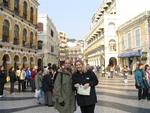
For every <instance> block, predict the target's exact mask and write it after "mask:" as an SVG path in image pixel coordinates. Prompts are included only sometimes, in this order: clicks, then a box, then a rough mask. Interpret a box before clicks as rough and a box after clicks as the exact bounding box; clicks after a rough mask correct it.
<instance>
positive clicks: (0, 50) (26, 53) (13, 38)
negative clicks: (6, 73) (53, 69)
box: [0, 0, 40, 70]
mask: <svg viewBox="0 0 150 113" xmlns="http://www.w3.org/2000/svg"><path fill="white" fill-rule="evenodd" d="M38 5H39V4H38V1H37V0H1V1H0V54H1V55H0V65H3V66H4V67H5V68H6V69H7V70H8V69H9V68H10V66H14V67H15V68H16V67H17V66H23V67H33V66H34V65H37V58H38V55H37V50H36V49H37V12H38ZM39 57H40V56H39Z"/></svg>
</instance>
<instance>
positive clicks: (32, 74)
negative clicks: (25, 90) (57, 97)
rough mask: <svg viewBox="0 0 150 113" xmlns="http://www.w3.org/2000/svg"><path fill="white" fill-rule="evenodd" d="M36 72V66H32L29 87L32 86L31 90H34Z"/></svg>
mask: <svg viewBox="0 0 150 113" xmlns="http://www.w3.org/2000/svg"><path fill="white" fill-rule="evenodd" d="M36 74H37V68H36V67H34V68H33V69H32V71H31V78H30V80H31V88H32V92H35V76H36Z"/></svg>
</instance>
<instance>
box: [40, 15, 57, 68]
mask: <svg viewBox="0 0 150 113" xmlns="http://www.w3.org/2000/svg"><path fill="white" fill-rule="evenodd" d="M38 43H39V46H38V47H39V48H38V49H39V50H38V53H39V54H41V55H42V57H43V58H42V62H43V65H44V66H47V64H48V63H52V64H54V63H55V64H58V61H59V59H58V54H59V40H58V32H57V30H56V27H55V25H54V24H53V22H52V20H51V19H50V18H49V16H48V15H47V14H41V15H39V16H38ZM39 62H40V60H39ZM39 65H40V63H39Z"/></svg>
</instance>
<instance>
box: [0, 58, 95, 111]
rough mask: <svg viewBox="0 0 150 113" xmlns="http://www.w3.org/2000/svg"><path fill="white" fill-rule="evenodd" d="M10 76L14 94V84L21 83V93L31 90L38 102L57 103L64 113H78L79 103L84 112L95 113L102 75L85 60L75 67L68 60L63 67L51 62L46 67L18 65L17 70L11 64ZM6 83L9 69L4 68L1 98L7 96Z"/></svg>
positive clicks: (78, 62) (54, 104)
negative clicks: (4, 94)
mask: <svg viewBox="0 0 150 113" xmlns="http://www.w3.org/2000/svg"><path fill="white" fill-rule="evenodd" d="M9 77H10V94H14V89H15V88H14V86H18V87H17V90H18V92H25V91H26V90H29V89H31V91H32V92H34V96H35V98H36V102H37V104H45V105H46V106H48V107H52V106H53V107H55V109H57V110H58V111H59V112H60V113H74V111H75V110H76V103H77V104H78V105H79V106H80V109H81V112H82V113H94V109H95V104H96V102H97V97H96V91H95V86H96V85H97V84H98V78H97V76H96V75H95V73H94V72H93V69H92V68H91V67H90V66H89V65H88V66H87V67H85V66H84V64H83V61H82V60H77V61H76V62H75V65H74V66H73V65H72V62H71V61H70V60H69V59H66V60H65V61H64V62H63V64H62V65H61V66H60V67H58V66H56V65H55V64H53V65H51V64H50V63H49V64H48V66H45V67H44V68H43V69H42V68H40V67H37V66H35V67H34V68H33V69H30V68H22V67H18V69H17V70H15V69H14V68H13V67H11V68H10V70H9ZM5 83H6V72H5V70H4V67H1V68H0V97H3V90H4V84H5ZM28 87H31V88H28Z"/></svg>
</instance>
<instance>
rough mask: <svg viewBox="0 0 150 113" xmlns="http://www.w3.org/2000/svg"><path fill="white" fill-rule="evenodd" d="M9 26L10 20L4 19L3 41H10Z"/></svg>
mask: <svg viewBox="0 0 150 113" xmlns="http://www.w3.org/2000/svg"><path fill="white" fill-rule="evenodd" d="M9 28H10V24H9V21H8V20H4V23H3V38H2V42H9Z"/></svg>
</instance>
